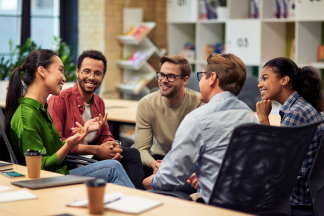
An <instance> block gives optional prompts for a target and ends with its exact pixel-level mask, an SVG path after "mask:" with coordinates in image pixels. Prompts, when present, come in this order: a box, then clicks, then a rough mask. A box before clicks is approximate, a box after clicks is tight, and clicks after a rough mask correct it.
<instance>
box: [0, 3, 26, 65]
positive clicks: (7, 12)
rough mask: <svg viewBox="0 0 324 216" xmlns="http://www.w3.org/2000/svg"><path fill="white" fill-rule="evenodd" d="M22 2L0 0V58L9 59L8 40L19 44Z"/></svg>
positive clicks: (14, 44)
mask: <svg viewBox="0 0 324 216" xmlns="http://www.w3.org/2000/svg"><path fill="white" fill-rule="evenodd" d="M21 9H22V0H0V56H4V57H5V59H7V58H8V57H9V50H10V49H9V40H12V42H13V43H12V45H13V47H15V46H16V45H19V44H20V29H21V11H22V10H21Z"/></svg>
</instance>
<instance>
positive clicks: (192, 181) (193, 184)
mask: <svg viewBox="0 0 324 216" xmlns="http://www.w3.org/2000/svg"><path fill="white" fill-rule="evenodd" d="M187 183H188V184H191V187H193V188H195V189H196V190H198V189H199V188H200V187H199V183H198V179H197V177H196V173H192V175H191V176H190V177H189V179H188V180H187Z"/></svg>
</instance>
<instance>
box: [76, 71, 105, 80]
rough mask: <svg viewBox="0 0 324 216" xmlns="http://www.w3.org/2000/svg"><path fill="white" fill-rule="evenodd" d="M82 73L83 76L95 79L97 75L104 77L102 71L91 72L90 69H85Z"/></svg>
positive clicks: (99, 77)
mask: <svg viewBox="0 0 324 216" xmlns="http://www.w3.org/2000/svg"><path fill="white" fill-rule="evenodd" d="M81 73H82V74H83V77H91V76H92V77H93V78H94V79H95V78H96V77H97V78H98V79H101V78H102V77H103V73H102V72H93V73H91V71H90V70H84V71H81Z"/></svg>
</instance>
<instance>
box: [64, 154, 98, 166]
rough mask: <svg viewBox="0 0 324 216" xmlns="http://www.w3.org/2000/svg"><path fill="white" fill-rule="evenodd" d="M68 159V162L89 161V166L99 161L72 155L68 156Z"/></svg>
mask: <svg viewBox="0 0 324 216" xmlns="http://www.w3.org/2000/svg"><path fill="white" fill-rule="evenodd" d="M66 159H67V160H68V159H75V160H82V161H87V162H89V163H88V164H91V163H96V162H98V161H97V160H94V159H90V158H86V157H81V156H78V155H70V154H68V155H67V158H66ZM67 160H66V161H67ZM70 161H71V160H69V162H70Z"/></svg>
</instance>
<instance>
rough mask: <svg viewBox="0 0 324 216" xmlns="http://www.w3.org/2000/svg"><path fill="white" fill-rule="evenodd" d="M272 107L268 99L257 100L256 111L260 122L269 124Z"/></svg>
mask: <svg viewBox="0 0 324 216" xmlns="http://www.w3.org/2000/svg"><path fill="white" fill-rule="evenodd" d="M271 109H272V103H271V100H270V99H267V100H263V101H259V102H257V104H256V111H257V115H258V118H259V122H260V123H261V124H270V123H269V115H270V112H271Z"/></svg>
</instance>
